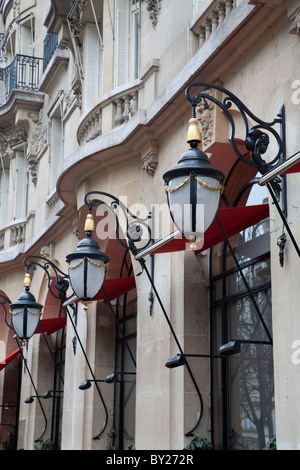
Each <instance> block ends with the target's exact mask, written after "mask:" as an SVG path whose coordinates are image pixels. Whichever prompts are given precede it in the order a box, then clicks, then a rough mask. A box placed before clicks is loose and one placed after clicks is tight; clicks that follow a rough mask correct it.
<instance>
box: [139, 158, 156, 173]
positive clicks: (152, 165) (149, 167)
mask: <svg viewBox="0 0 300 470" xmlns="http://www.w3.org/2000/svg"><path fill="white" fill-rule="evenodd" d="M142 160H143V166H142V170H145V171H146V173H148V175H150V176H154V174H155V171H156V168H157V165H158V156H157V154H155V153H148V155H145V156H144V157H143V159H142Z"/></svg>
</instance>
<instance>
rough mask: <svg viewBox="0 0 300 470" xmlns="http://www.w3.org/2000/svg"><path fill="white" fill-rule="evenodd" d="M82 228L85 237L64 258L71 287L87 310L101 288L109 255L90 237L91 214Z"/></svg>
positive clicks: (92, 223)
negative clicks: (74, 249) (75, 248)
mask: <svg viewBox="0 0 300 470" xmlns="http://www.w3.org/2000/svg"><path fill="white" fill-rule="evenodd" d="M84 230H85V232H86V238H84V239H83V240H81V241H80V242H79V243H78V246H77V250H76V251H73V252H72V253H69V254H68V255H67V256H66V258H67V263H68V269H69V278H70V283H71V286H72V289H73V291H74V293H75V294H76V296H77V297H78V299H79V300H81V302H82V303H83V304H84V309H85V310H87V308H88V304H89V303H90V302H91V301H92V300H93V299H94V298H95V297H96V295H97V294H98V293H99V292H100V290H101V288H102V285H103V282H104V279H105V275H106V268H107V266H108V264H109V257H108V256H107V255H106V254H105V253H102V252H101V251H100V248H99V245H98V243H97V241H96V240H94V239H93V238H92V232H93V231H94V221H93V216H92V215H91V214H88V215H87V218H86V222H85V227H84Z"/></svg>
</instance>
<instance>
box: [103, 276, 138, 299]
mask: <svg viewBox="0 0 300 470" xmlns="http://www.w3.org/2000/svg"><path fill="white" fill-rule="evenodd" d="M103 288H104V290H105V292H106V295H107V297H108V298H109V300H113V299H116V298H117V297H120V295H123V294H126V292H129V291H130V290H132V289H134V288H135V278H134V277H119V278H117V279H105V281H104V284H103ZM94 300H104V301H105V302H106V296H105V294H104V292H103V289H101V291H100V292H99V294H98V295H97V296H96V297H95V299H94Z"/></svg>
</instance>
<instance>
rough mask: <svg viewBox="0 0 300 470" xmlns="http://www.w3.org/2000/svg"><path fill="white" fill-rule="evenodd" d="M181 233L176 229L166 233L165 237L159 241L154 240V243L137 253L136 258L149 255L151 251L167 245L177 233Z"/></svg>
mask: <svg viewBox="0 0 300 470" xmlns="http://www.w3.org/2000/svg"><path fill="white" fill-rule="evenodd" d="M180 233H181V232H180V230H175V231H174V232H171V233H169V235H166V236H165V237H163V238H161V239H160V240H158V241H157V242H154V243H153V244H152V245H150V246H148V247H147V248H145V249H144V250H141V251H139V252H138V254H137V255H135V257H134V259H136V260H139V259H141V258H143V257H144V256H146V255H149V253H151V252H152V251H154V250H156V249H157V248H160V247H161V246H163V245H165V244H166V243H168V242H169V241H170V240H173V238H175V237H177V235H180Z"/></svg>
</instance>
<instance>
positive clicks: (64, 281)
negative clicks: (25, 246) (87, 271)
mask: <svg viewBox="0 0 300 470" xmlns="http://www.w3.org/2000/svg"><path fill="white" fill-rule="evenodd" d="M38 260H40V261H38ZM24 265H25V268H26V269H27V272H30V270H31V269H32V268H33V269H36V266H39V267H40V268H42V269H43V270H44V271H45V273H46V274H47V278H48V289H49V291H50V292H51V294H52V295H53V297H55V298H56V299H59V300H65V299H66V293H67V290H68V288H69V284H70V283H69V276H68V274H65V273H64V272H63V271H61V270H60V269H59V268H58V267H57V266H56V265H55V264H54V263H52V262H51V261H50V260H48V259H47V258H44V257H43V256H28V257H27V258H25V259H24ZM50 269H52V270H53V273H54V276H55V287H56V289H57V292H58V295H57V293H55V292H54V291H53V289H52V287H51V284H52V279H53V276H51V274H50Z"/></svg>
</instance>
